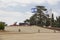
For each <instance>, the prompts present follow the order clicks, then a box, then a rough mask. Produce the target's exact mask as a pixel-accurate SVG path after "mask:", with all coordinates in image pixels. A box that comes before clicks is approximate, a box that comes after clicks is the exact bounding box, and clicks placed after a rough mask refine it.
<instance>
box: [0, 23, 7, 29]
mask: <svg viewBox="0 0 60 40" xmlns="http://www.w3.org/2000/svg"><path fill="white" fill-rule="evenodd" d="M5 26H6V24H5V22H0V30H4V28H5Z"/></svg>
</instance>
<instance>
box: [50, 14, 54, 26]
mask: <svg viewBox="0 0 60 40" xmlns="http://www.w3.org/2000/svg"><path fill="white" fill-rule="evenodd" d="M51 26H52V27H53V26H54V14H52V18H51Z"/></svg>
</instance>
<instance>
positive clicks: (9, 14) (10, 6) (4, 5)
mask: <svg viewBox="0 0 60 40" xmlns="http://www.w3.org/2000/svg"><path fill="white" fill-rule="evenodd" d="M36 6H45V7H46V8H48V9H52V12H53V13H54V17H56V16H60V0H0V21H3V22H6V23H7V24H9V25H11V24H13V23H14V22H18V23H19V22H23V21H24V20H26V19H29V18H30V17H31V16H32V15H33V14H34V13H32V12H31V8H35V7H36Z"/></svg>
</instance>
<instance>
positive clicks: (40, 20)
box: [36, 6, 47, 26]
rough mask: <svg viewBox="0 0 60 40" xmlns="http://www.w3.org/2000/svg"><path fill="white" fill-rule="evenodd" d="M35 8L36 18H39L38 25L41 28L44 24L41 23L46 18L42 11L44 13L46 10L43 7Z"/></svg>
mask: <svg viewBox="0 0 60 40" xmlns="http://www.w3.org/2000/svg"><path fill="white" fill-rule="evenodd" d="M36 8H37V14H38V15H37V16H39V23H38V24H39V25H40V26H42V25H43V24H44V22H43V21H45V20H46V19H45V18H46V16H45V14H44V11H46V10H47V9H46V8H45V6H36Z"/></svg>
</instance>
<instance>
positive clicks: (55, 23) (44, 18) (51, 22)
mask: <svg viewBox="0 0 60 40" xmlns="http://www.w3.org/2000/svg"><path fill="white" fill-rule="evenodd" d="M36 9H37V11H36V12H35V14H34V15H33V16H31V17H30V19H26V20H25V21H24V22H25V23H29V24H30V25H38V26H51V27H60V16H58V17H56V20H55V19H54V14H53V13H51V17H50V16H49V14H46V13H44V12H45V11H47V9H46V8H45V6H36Z"/></svg>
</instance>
